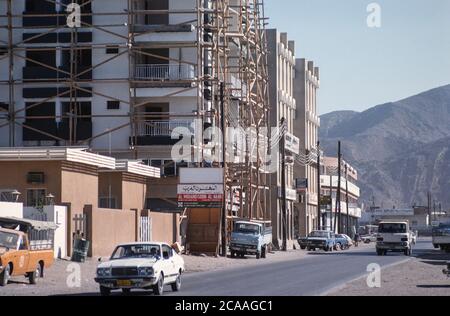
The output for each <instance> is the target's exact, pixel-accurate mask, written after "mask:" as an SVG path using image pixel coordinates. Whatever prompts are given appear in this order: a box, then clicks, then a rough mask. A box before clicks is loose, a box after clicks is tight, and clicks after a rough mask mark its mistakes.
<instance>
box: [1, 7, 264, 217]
mask: <svg viewBox="0 0 450 316" xmlns="http://www.w3.org/2000/svg"><path fill="white" fill-rule="evenodd" d="M0 1H1V2H4V4H5V7H6V14H4V13H1V15H0V21H1V22H0V24H1V25H0V30H3V31H2V32H4V33H1V34H2V37H1V38H0V52H2V51H3V52H4V54H3V55H2V54H0V62H1V61H2V60H8V66H7V67H8V78H7V79H6V80H0V87H2V86H3V87H5V86H7V87H8V104H7V108H5V107H3V108H0V119H3V121H4V122H3V123H0V128H3V127H6V126H8V133H9V135H8V137H9V146H11V147H15V146H17V144H18V141H17V140H18V135H16V126H20V127H22V128H23V130H29V131H32V132H33V133H36V134H39V135H44V136H45V138H46V139H48V140H51V142H52V143H54V144H55V145H60V146H79V145H84V146H89V147H91V149H92V150H93V151H99V152H104V151H106V150H105V148H95V147H93V146H92V144H93V142H94V141H95V140H96V139H98V138H100V137H105V136H107V135H108V134H109V135H110V134H111V133H113V132H115V131H119V130H123V129H129V130H130V146H129V148H122V151H123V152H121V153H117V152H116V153H115V154H120V155H129V156H130V158H138V157H139V156H140V155H139V153H140V151H141V150H143V147H142V146H139V143H138V135H139V132H138V128H139V126H140V125H141V124H149V125H151V124H153V123H151V122H150V123H149V122H148V121H149V120H151V119H154V118H158V119H161V118H164V119H167V120H174V119H179V118H186V117H189V118H190V119H197V120H200V121H201V122H203V126H202V127H201V128H202V129H203V128H204V126H205V124H207V125H208V126H212V127H219V128H224V129H225V130H224V131H223V134H224V135H226V136H227V135H229V130H231V129H236V128H237V129H239V130H241V131H246V130H247V129H253V134H248V133H247V136H242V137H244V138H245V139H244V143H245V145H246V146H244V148H245V155H244V159H243V160H237V159H236V158H235V157H231V156H230V154H229V153H230V152H233V149H232V148H230V147H233V146H234V145H235V144H230V143H229V142H226V143H225V145H224V146H223V147H222V149H221V150H224V151H225V152H226V153H227V154H224V155H223V157H225V158H226V161H225V162H223V163H222V162H217V163H215V164H213V166H223V167H224V170H225V184H226V189H225V196H226V197H227V198H228V200H229V203H227V213H228V214H227V216H228V218H231V217H232V210H231V209H232V200H233V199H234V197H236V196H239V210H240V211H239V214H238V216H239V217H242V218H248V219H258V220H270V217H271V215H270V194H269V188H270V185H269V181H270V180H269V178H270V177H269V176H268V173H267V171H266V169H265V164H266V163H267V160H268V159H267V156H269V155H270V149H269V148H270V146H269V144H270V143H269V141H268V139H269V136H270V131H269V130H268V129H267V130H264V129H263V128H265V127H267V128H268V127H269V122H270V121H269V109H270V107H269V97H268V93H269V92H268V91H269V89H268V69H267V54H268V51H267V43H266V32H265V25H266V18H265V14H264V1H263V0H195V2H196V7H194V8H190V9H182V10H181V9H170V8H167V9H157V10H154V9H153V10H151V9H148V8H146V6H145V5H144V4H145V3H146V1H143V0H123V1H124V4H125V6H126V9H125V10H122V11H118V12H95V10H93V9H92V2H93V1H92V0H77V1H64V0H46V2H48V3H52V4H53V5H55V7H58V8H60V10H59V11H58V12H57V11H56V10H55V11H54V12H39V10H38V11H36V12H20V13H17V11H18V10H14V5H16V4H17V3H19V1H12V0H0ZM103 1H104V2H105V3H106V2H108V1H107V0H103ZM24 2H25V1H23V3H24ZM69 2H76V3H78V4H79V5H80V7H81V9H82V11H81V25H80V26H79V27H69V26H68V25H67V24H66V23H62V21H66V19H67V16H68V14H69V13H67V12H65V11H66V8H67V5H68V3H69ZM96 2H97V3H98V1H96ZM22 5H23V4H22ZM161 15H168V16H172V15H185V16H186V15H188V16H191V15H192V17H193V19H192V20H191V21H186V22H184V23H181V24H178V25H165V26H161V25H160V26H159V27H164V28H165V30H164V31H165V32H170V31H171V28H172V29H173V30H172V31H173V32H176V31H177V30H178V29H179V28H183V27H184V28H186V27H189V26H191V25H192V26H193V27H194V28H195V32H196V36H195V40H186V41H148V40H145V38H146V36H148V35H152V34H155V33H158V30H157V29H156V28H154V27H149V26H148V25H146V22H145V21H146V19H147V18H148V17H151V16H161ZM99 17H102V18H101V19H100V20H101V21H102V22H101V23H97V20H98V18H99ZM123 17H126V21H127V22H126V23H125V25H124V24H123V23H121V22H120V21H119V20H120V19H119V18H123ZM105 18H108V19H106V20H107V21H108V23H105ZM24 19H40V20H41V21H44V20H45V21H47V20H49V21H50V22H52V21H53V22H55V23H48V25H42V23H41V25H40V26H39V29H45V31H42V32H39V33H34V32H32V35H31V36H27V37H22V36H18V35H22V34H23V33H27V32H28V30H30V29H33V28H35V27H33V26H25V25H24V23H23V20H24ZM124 27H125V28H127V31H126V32H125V33H124V32H120V31H119V30H120V29H121V28H124ZM94 30H95V31H97V32H99V33H102V34H105V38H109V39H110V40H105V41H104V42H100V41H98V40H96V41H94V42H93V41H92V39H91V40H90V41H89V40H87V41H86V40H82V38H81V36H84V35H83V32H84V31H88V32H89V31H90V32H92V31H94ZM60 31H65V32H66V33H70V38H69V39H68V40H67V41H65V42H60V41H58V40H56V41H55V42H54V43H46V44H45V45H44V46H43V45H40V46H39V45H33V43H35V42H36V41H39V40H40V39H43V38H46V37H48V36H50V35H52V34H55V33H56V34H60ZM3 34H4V35H5V36H3ZM106 35H107V36H106ZM19 37H20V38H19ZM113 39H114V40H113ZM44 43H45V42H44ZM2 46H3V47H2ZM111 47H113V48H115V49H117V50H116V51H115V53H112V54H110V55H108V58H106V59H104V60H102V61H100V62H98V63H97V64H93V63H92V62H91V63H90V64H89V63H88V64H87V65H85V66H83V67H80V62H79V61H80V59H82V58H84V57H83V56H85V55H84V53H83V51H90V52H91V53H90V55H91V58H92V56H93V55H95V53H96V52H97V51H99V50H106V49H110V48H111ZM182 48H192V49H196V51H197V60H196V61H195V62H192V61H188V60H183V58H182V57H181V56H179V57H178V58H173V57H171V56H170V55H169V56H163V55H160V54H154V53H150V52H149V50H150V49H179V50H181V49H182ZM33 51H53V52H54V53H55V55H56V56H58V55H61V54H66V55H67V56H68V60H69V63H68V65H66V67H58V66H57V65H56V64H49V63H44V62H42V61H40V60H37V59H35V58H31V57H30V56H27V52H33ZM124 55H126V56H127V57H128V67H129V74H128V75H127V76H120V75H117V76H114V75H113V76H111V77H108V78H102V79H100V78H95V76H93V73H94V72H95V71H96V70H97V69H98V68H99V67H103V66H105V65H108V64H111V63H112V62H113V61H116V60H117V59H118V58H120V57H121V56H124ZM145 56H146V57H149V58H153V59H159V60H161V61H166V62H167V63H169V64H170V63H173V64H174V65H177V66H176V67H178V68H176V69H175V71H176V72H177V73H178V75H177V82H176V84H173V85H172V86H171V87H172V88H173V89H172V90H171V92H170V93H169V94H167V95H164V96H159V98H170V97H173V96H177V95H180V94H183V93H185V92H187V91H195V93H196V96H197V110H196V111H195V113H192V114H186V113H181V112H180V113H174V112H170V111H169V112H162V113H161V112H158V113H151V112H147V111H143V107H145V105H146V104H147V103H148V101H142V100H140V99H139V97H138V93H137V92H138V89H139V88H142V87H157V86H158V85H161V83H158V82H155V80H154V79H153V78H149V76H148V75H140V73H138V70H139V67H138V60H139V59H140V58H143V57H145ZM17 61H24V62H26V63H30V64H32V65H34V66H38V67H40V68H41V69H45V70H46V71H51V72H54V73H56V76H54V77H51V76H50V77H49V78H47V79H45V78H43V77H38V76H36V77H33V78H30V77H27V78H23V76H22V75H20V76H19V75H18V73H19V72H21V71H22V70H21V69H19V66H18V65H16V63H17ZM167 67H170V66H167ZM191 69H194V72H195V76H187V75H186V76H184V75H183V73H184V72H186V71H190V70H191ZM146 70H147V69H145V68H143V69H141V70H140V71H142V73H144V72H145V71H146ZM152 71H153V72H157V71H158V70H157V69H156V70H155V69H152ZM164 71H165V72H167V71H169V72H171V71H172V70H171V69H169V70H167V69H164ZM169 81H170V78H169ZM96 83H103V84H105V83H111V84H112V83H124V84H126V85H128V88H129V89H128V91H127V93H128V95H124V96H123V97H117V96H114V95H109V94H105V93H102V92H100V91H96V89H95V84H96ZM27 87H32V88H37V87H55V88H57V89H55V92H54V93H53V95H51V96H45V97H43V98H40V99H39V100H38V101H33V102H32V103H27V104H19V103H18V101H17V91H18V90H19V89H24V88H27ZM86 95H88V96H89V95H90V96H91V97H92V96H97V97H101V98H103V99H105V100H107V101H116V102H120V103H122V104H124V105H126V106H128V107H129V113H128V114H111V113H108V112H107V111H104V112H102V113H98V111H97V113H95V114H94V113H92V112H93V111H92V109H91V111H90V113H89V112H88V113H86V112H85V111H83V110H82V109H81V107H80V102H81V101H80V99H82V98H83V97H86ZM59 98H66V99H68V100H67V102H66V103H68V107H67V109H65V111H61V113H56V112H55V113H54V114H51V115H49V114H42V115H41V114H40V113H41V112H40V110H39V109H40V107H42V106H43V105H45V104H46V103H47V102H52V101H55V100H57V99H59ZM96 106H98V105H97V104H92V108H94V107H96ZM2 109H3V111H2ZM32 109H34V110H35V111H33V113H34V115H27V112H29V111H31V110H32ZM36 113H38V114H36ZM94 118H95V119H96V120H101V119H114V118H117V119H121V120H122V122H121V123H120V124H117V125H116V126H111V127H110V128H109V129H108V130H107V131H101V132H97V133H96V134H94V133H92V134H91V135H89V137H86V136H85V137H80V136H79V135H80V132H81V131H80V129H82V126H80V125H79V122H80V121H83V120H88V121H89V120H90V121H91V122H92V119H94ZM124 119H126V120H127V122H126V123H124V122H123V120H124ZM45 120H55V121H56V120H61V121H62V120H64V121H65V122H66V123H67V131H66V133H65V134H64V135H62V134H60V133H53V132H49V130H48V129H46V128H43V124H38V123H36V122H39V121H45ZM224 138H226V137H224ZM40 145H42V144H40ZM205 147H206V144H205V142H204V139H203V137H202V139H196V140H195V142H194V143H193V152H194V151H197V152H198V153H199V154H200V155H201V156H202V157H203V155H204V150H205ZM202 166H203V163H202V162H200V163H199V164H198V167H202Z"/></svg>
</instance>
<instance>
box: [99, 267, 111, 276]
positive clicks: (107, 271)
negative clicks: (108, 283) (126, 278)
mask: <svg viewBox="0 0 450 316" xmlns="http://www.w3.org/2000/svg"><path fill="white" fill-rule="evenodd" d="M97 275H98V276H111V268H98V269H97Z"/></svg>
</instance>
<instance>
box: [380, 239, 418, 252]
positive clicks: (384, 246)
mask: <svg viewBox="0 0 450 316" xmlns="http://www.w3.org/2000/svg"><path fill="white" fill-rule="evenodd" d="M409 248H410V245H409V243H408V242H406V241H402V242H397V243H385V242H377V249H380V250H399V251H401V250H406V249H409Z"/></svg>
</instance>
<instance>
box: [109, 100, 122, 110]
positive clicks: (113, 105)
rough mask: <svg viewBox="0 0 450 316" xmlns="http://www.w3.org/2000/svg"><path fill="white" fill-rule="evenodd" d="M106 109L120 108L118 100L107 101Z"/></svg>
mask: <svg viewBox="0 0 450 316" xmlns="http://www.w3.org/2000/svg"><path fill="white" fill-rule="evenodd" d="M107 109H108V110H120V101H108V102H107Z"/></svg>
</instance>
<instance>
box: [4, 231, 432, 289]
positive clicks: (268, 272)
mask: <svg viewBox="0 0 450 316" xmlns="http://www.w3.org/2000/svg"><path fill="white" fill-rule="evenodd" d="M430 251H432V244H431V240H430V239H422V240H419V242H418V244H417V245H416V246H415V248H414V251H413V255H415V256H424V255H425V254H427V253H429V252H430ZM299 254H300V255H301V256H299V258H295V257H291V259H290V260H289V261H275V262H274V261H267V263H266V262H264V259H261V260H259V261H258V264H254V262H253V261H254V260H256V259H254V260H252V259H249V265H240V266H236V267H234V268H227V269H222V270H216V271H213V272H196V273H187V274H185V275H183V283H182V289H181V291H180V292H178V293H175V292H172V291H171V289H170V287H169V286H167V287H166V289H165V293H164V295H167V296H173V295H178V296H283V295H293V296H299V295H323V294H326V292H328V291H329V290H331V289H335V288H336V287H338V286H342V285H344V284H346V283H347V282H349V281H352V280H354V279H356V278H358V277H361V276H364V275H367V274H368V272H367V266H368V265H369V264H371V263H377V264H379V265H380V266H381V267H386V266H388V265H391V264H395V263H400V262H402V261H404V260H408V257H405V256H404V255H403V254H399V253H389V254H388V256H383V257H378V256H377V255H376V253H375V247H374V245H371V246H369V247H367V246H364V247H361V248H355V249H351V250H348V251H339V252H332V253H329V252H328V253H327V252H323V251H317V252H310V253H308V254H306V256H305V254H304V253H303V252H302V253H299ZM66 266H67V265H66V264H60V265H57V266H55V267H53V270H52V272H51V273H50V272H49V273H48V276H47V277H46V278H45V279H43V280H42V283H40V284H39V285H37V286H30V285H29V284H28V282H27V281H26V280H25V279H24V278H16V279H15V280H13V281H12V282H10V284H9V285H8V286H7V287H5V288H0V296H2V295H42V296H46V295H71V296H72V295H73V296H97V295H99V291H98V285H97V284H96V283H95V282H94V280H93V278H94V274H95V266H96V262H93V263H92V264H91V265H90V266H91V267H90V268H89V267H85V269H87V270H85V271H84V272H83V274H82V280H81V281H82V285H81V286H80V287H68V286H67V285H66V280H67V276H68V272H67V270H66ZM88 268H89V269H88ZM112 294H113V295H114V296H116V295H122V294H121V292H120V291H114V292H113V293H112ZM131 295H133V296H134V295H136V296H139V295H153V294H152V291H137V290H136V291H133V292H132V293H131Z"/></svg>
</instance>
